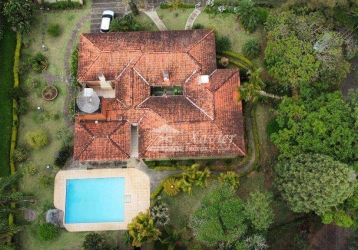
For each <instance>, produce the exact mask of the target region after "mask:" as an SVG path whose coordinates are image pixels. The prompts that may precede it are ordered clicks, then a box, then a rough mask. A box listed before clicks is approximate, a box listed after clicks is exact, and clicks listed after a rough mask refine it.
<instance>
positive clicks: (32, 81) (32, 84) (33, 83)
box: [25, 77, 40, 89]
mask: <svg viewBox="0 0 358 250" xmlns="http://www.w3.org/2000/svg"><path fill="white" fill-rule="evenodd" d="M39 85H40V81H39V79H37V78H34V77H28V78H27V79H26V80H25V87H26V88H27V89H29V88H33V89H35V88H37V87H38V86H39Z"/></svg>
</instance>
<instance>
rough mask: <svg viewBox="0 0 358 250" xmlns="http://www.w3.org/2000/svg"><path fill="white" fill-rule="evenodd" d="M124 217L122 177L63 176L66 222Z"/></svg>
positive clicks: (95, 221) (91, 221)
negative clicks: (64, 180) (78, 177)
mask: <svg viewBox="0 0 358 250" xmlns="http://www.w3.org/2000/svg"><path fill="white" fill-rule="evenodd" d="M122 221H124V178H90V179H68V180H66V214H65V223H68V224H70V223H99V222H122Z"/></svg>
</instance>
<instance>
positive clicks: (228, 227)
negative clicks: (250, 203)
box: [189, 184, 247, 249]
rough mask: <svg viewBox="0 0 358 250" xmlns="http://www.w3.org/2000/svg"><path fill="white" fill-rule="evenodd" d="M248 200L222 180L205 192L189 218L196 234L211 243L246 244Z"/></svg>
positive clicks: (227, 245) (217, 245)
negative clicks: (238, 194)
mask: <svg viewBox="0 0 358 250" xmlns="http://www.w3.org/2000/svg"><path fill="white" fill-rule="evenodd" d="M244 206H245V204H244V202H243V201H242V200H241V199H240V198H238V197H235V196H234V190H233V189H232V188H231V187H229V186H228V185H225V184H222V185H220V186H219V187H217V188H215V189H213V190H212V191H211V192H210V193H209V194H208V195H207V196H205V197H204V198H203V199H202V201H201V203H200V206H199V208H198V209H197V210H196V211H195V212H194V214H193V215H192V218H191V219H190V221H189V227H191V228H192V229H193V234H194V237H195V238H197V239H198V240H199V241H201V242H202V243H204V244H205V245H207V246H209V247H220V248H221V249H225V247H230V246H235V245H240V244H245V243H244V242H243V236H244V234H245V233H246V229H247V226H246V224H245V223H244V221H245V215H244Z"/></svg>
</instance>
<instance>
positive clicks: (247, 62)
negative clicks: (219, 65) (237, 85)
mask: <svg viewBox="0 0 358 250" xmlns="http://www.w3.org/2000/svg"><path fill="white" fill-rule="evenodd" d="M222 53H223V54H225V55H228V56H231V57H233V58H236V59H239V60H240V61H242V62H244V63H246V64H247V65H248V66H250V67H251V68H252V69H253V70H255V69H256V67H255V65H254V64H253V63H252V62H251V61H250V60H249V59H247V58H246V57H244V56H242V55H239V54H237V53H234V52H231V51H223V52H222Z"/></svg>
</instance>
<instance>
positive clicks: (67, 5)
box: [43, 0, 83, 10]
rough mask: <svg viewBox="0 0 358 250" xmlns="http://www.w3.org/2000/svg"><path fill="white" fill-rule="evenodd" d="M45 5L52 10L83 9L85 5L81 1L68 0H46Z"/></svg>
mask: <svg viewBox="0 0 358 250" xmlns="http://www.w3.org/2000/svg"><path fill="white" fill-rule="evenodd" d="M43 6H44V8H45V9H52V10H70V9H81V8H82V7H83V5H82V4H80V3H79V2H72V1H70V0H68V1H58V2H54V3H49V2H44V3H43Z"/></svg>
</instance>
